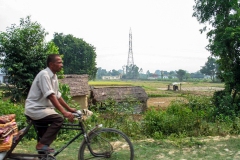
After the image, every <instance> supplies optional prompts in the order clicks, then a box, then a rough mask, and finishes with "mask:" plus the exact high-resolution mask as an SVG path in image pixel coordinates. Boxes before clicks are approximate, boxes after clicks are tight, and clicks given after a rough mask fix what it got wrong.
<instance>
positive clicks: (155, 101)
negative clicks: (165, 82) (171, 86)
mask: <svg viewBox="0 0 240 160" xmlns="http://www.w3.org/2000/svg"><path fill="white" fill-rule="evenodd" d="M158 89H159V90H167V89H166V88H158ZM219 90H223V88H219V87H182V88H181V90H180V88H179V91H173V92H185V93H186V92H189V93H192V94H195V95H212V94H213V92H215V91H219ZM176 99H177V100H182V99H183V98H181V97H156V98H149V99H148V101H147V106H148V108H149V107H154V108H156V109H163V110H164V109H166V108H167V107H168V106H169V104H170V103H171V101H172V100H176Z"/></svg>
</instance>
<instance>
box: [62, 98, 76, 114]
mask: <svg viewBox="0 0 240 160" xmlns="http://www.w3.org/2000/svg"><path fill="white" fill-rule="evenodd" d="M58 101H59V103H60V104H61V105H62V106H63V107H64V108H65V109H66V110H68V111H69V112H76V111H77V110H76V109H75V108H71V107H69V105H68V104H67V103H66V102H65V101H64V99H63V98H62V97H60V98H58Z"/></svg>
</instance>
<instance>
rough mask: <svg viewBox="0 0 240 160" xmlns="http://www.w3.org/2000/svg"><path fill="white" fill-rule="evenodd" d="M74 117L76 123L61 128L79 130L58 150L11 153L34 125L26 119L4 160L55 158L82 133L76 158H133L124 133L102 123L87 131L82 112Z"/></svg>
mask: <svg viewBox="0 0 240 160" xmlns="http://www.w3.org/2000/svg"><path fill="white" fill-rule="evenodd" d="M73 114H74V116H75V118H76V119H78V124H72V123H64V124H63V125H62V127H61V129H72V130H79V133H78V134H77V135H75V137H73V138H72V139H71V140H69V141H68V142H67V143H66V144H64V145H63V146H62V147H61V148H60V149H59V150H57V151H56V152H55V153H53V154H49V153H46V152H45V153H41V154H28V153H13V150H14V149H15V147H16V146H17V145H18V143H19V142H20V141H21V139H22V138H23V137H24V136H25V135H26V134H27V132H28V131H29V129H30V128H31V127H32V126H34V127H41V126H36V125H35V124H34V122H33V121H32V120H30V119H27V123H28V125H27V126H26V127H25V128H24V129H22V130H20V131H19V135H18V137H16V138H15V140H14V141H13V144H12V146H11V149H10V150H9V151H8V152H7V153H6V155H5V157H4V158H3V159H4V160H7V159H29V158H38V159H40V160H56V156H57V155H58V154H59V153H61V152H62V151H63V150H64V149H65V148H67V147H68V146H69V145H70V144H71V143H72V142H74V141H75V140H76V139H77V138H78V137H80V136H81V135H83V137H84V138H83V140H82V143H81V145H80V147H79V152H78V160H87V159H109V160H111V159H119V160H133V159H134V148H133V144H132V142H131V141H130V139H129V138H128V136H127V135H126V134H124V133H123V132H122V131H120V130H117V129H114V128H102V125H101V124H100V125H97V126H96V127H95V128H93V129H92V130H90V132H87V129H86V128H87V127H86V124H85V123H84V116H85V115H84V113H83V112H81V111H77V112H76V113H73Z"/></svg>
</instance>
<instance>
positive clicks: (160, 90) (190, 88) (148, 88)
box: [89, 81, 224, 109]
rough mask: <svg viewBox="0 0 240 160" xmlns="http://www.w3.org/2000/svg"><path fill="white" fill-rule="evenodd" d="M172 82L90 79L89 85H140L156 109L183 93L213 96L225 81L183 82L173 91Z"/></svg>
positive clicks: (150, 103) (150, 104)
mask: <svg viewBox="0 0 240 160" xmlns="http://www.w3.org/2000/svg"><path fill="white" fill-rule="evenodd" d="M172 83H173V82H169V81H90V82H89V85H91V86H94V87H121V86H140V87H142V88H143V89H144V90H145V92H146V93H147V94H148V96H149V99H148V102H147V106H148V107H154V108H156V109H165V108H166V107H168V105H169V104H170V103H171V101H173V100H176V99H183V95H206V96H211V95H212V94H213V93H214V91H217V90H222V89H223V88H224V84H223V83H209V82H181V85H180V84H178V89H179V90H177V91H173V86H172ZM168 85H170V90H168Z"/></svg>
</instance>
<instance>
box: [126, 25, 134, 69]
mask: <svg viewBox="0 0 240 160" xmlns="http://www.w3.org/2000/svg"><path fill="white" fill-rule="evenodd" d="M131 65H132V66H133V65H134V61H133V52H132V31H131V28H130V31H129V51H128V60H127V69H126V72H128V68H129V67H130V66H131Z"/></svg>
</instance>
